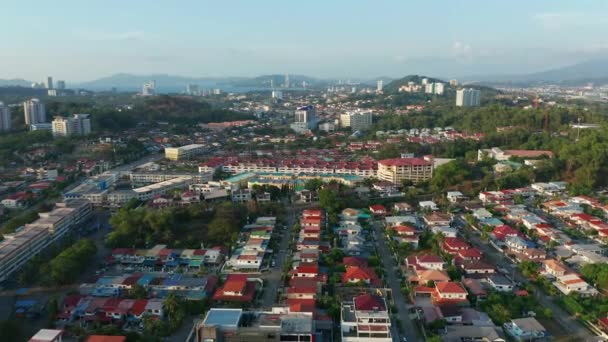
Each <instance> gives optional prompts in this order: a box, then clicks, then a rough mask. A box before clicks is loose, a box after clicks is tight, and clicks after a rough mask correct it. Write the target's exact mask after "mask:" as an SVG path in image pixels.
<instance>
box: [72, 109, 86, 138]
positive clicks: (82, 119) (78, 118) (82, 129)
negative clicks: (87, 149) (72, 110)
mask: <svg viewBox="0 0 608 342" xmlns="http://www.w3.org/2000/svg"><path fill="white" fill-rule="evenodd" d="M72 119H73V120H74V128H75V129H74V132H75V133H76V134H79V135H88V134H91V114H74V117H73V118H72Z"/></svg>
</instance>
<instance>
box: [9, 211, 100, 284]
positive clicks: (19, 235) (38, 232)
mask: <svg viewBox="0 0 608 342" xmlns="http://www.w3.org/2000/svg"><path fill="white" fill-rule="evenodd" d="M91 214H92V206H91V203H89V201H86V200H72V201H66V202H63V203H57V204H56V207H55V209H53V210H52V211H50V212H47V213H40V214H39V218H38V219H37V220H36V221H34V222H32V223H29V224H26V225H25V227H24V228H23V229H21V230H19V231H18V232H16V233H14V234H6V235H4V240H2V241H0V281H4V280H6V279H7V278H8V277H9V276H10V275H11V274H12V273H13V272H15V271H17V270H19V269H20V268H21V267H22V266H23V265H24V264H25V263H26V262H27V261H29V260H30V259H31V258H33V257H34V256H36V255H37V254H38V253H40V252H41V251H42V250H44V249H45V248H46V247H48V246H49V245H51V244H52V243H54V242H56V241H58V240H59V239H60V238H62V237H63V236H65V234H66V233H68V232H69V231H70V230H71V229H72V228H73V227H74V226H76V225H78V224H80V223H82V222H84V221H86V220H87V219H88V218H89V217H90V215H91Z"/></svg>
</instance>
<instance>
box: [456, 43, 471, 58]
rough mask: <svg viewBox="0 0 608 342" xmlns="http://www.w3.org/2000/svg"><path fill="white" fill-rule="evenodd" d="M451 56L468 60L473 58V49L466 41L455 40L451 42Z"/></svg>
mask: <svg viewBox="0 0 608 342" xmlns="http://www.w3.org/2000/svg"><path fill="white" fill-rule="evenodd" d="M452 56H454V57H455V58H457V59H461V60H462V59H464V60H468V61H470V60H471V59H472V58H473V49H472V48H471V45H469V44H468V43H463V42H461V41H458V40H457V41H455V42H454V43H453V44H452Z"/></svg>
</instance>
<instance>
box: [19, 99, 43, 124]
mask: <svg viewBox="0 0 608 342" xmlns="http://www.w3.org/2000/svg"><path fill="white" fill-rule="evenodd" d="M23 115H24V116H25V124H26V125H27V126H30V125H34V124H39V123H45V122H46V109H45V108H44V103H42V102H40V100H38V99H31V100H28V101H25V102H24V103H23Z"/></svg>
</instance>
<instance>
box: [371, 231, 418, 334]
mask: <svg viewBox="0 0 608 342" xmlns="http://www.w3.org/2000/svg"><path fill="white" fill-rule="evenodd" d="M372 227H373V229H374V237H375V240H376V245H377V247H378V254H379V255H380V258H381V260H382V265H384V274H385V275H386V281H387V283H388V285H389V287H390V289H391V292H392V294H393V302H394V303H395V306H396V307H397V310H398V311H399V312H398V314H397V317H398V319H399V321H400V322H401V327H403V334H402V336H403V337H405V338H407V340H408V341H422V340H423V339H422V338H420V337H419V336H418V330H417V329H416V327H415V326H414V323H413V322H412V321H411V320H410V317H409V313H408V310H409V309H410V307H411V305H408V304H407V303H406V301H405V298H404V297H403V294H402V293H401V282H400V280H399V278H398V277H397V274H398V272H397V271H396V270H397V267H398V265H396V263H395V260H394V259H393V255H392V253H391V250H390V248H389V246H388V241H387V240H386V235H385V234H383V233H382V229H381V228H380V226H379V225H378V223H377V222H375V221H374V222H372ZM399 340H400V339H399Z"/></svg>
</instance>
